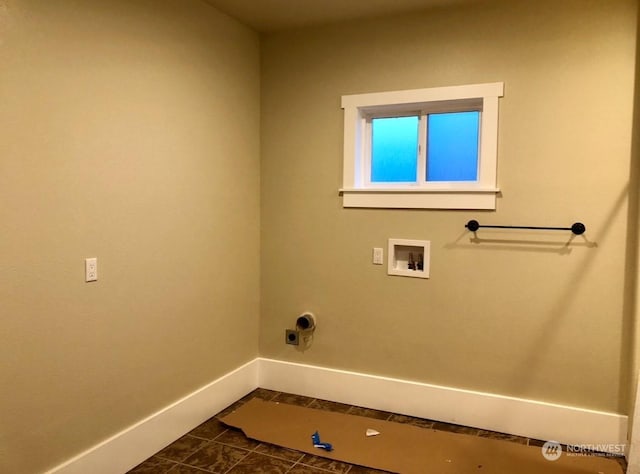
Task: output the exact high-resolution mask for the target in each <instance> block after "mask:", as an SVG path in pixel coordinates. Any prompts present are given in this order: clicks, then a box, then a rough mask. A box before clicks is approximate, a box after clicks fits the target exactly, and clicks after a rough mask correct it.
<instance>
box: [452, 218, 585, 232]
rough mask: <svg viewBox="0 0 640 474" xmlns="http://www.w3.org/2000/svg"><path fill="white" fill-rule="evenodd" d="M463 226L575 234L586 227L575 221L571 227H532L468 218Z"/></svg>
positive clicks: (473, 230)
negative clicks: (564, 231) (486, 223)
mask: <svg viewBox="0 0 640 474" xmlns="http://www.w3.org/2000/svg"><path fill="white" fill-rule="evenodd" d="M465 227H466V228H467V229H469V230H470V231H471V232H475V231H476V230H478V229H479V228H481V227H485V228H488V229H533V230H570V231H571V232H573V233H574V234H575V235H581V234H584V233H585V231H586V230H587V228H586V227H585V225H584V224H583V223H582V222H576V223H575V224H573V225H572V226H571V227H534V226H523V225H480V223H479V222H478V221H475V220H470V221H469V222H467V223H466V224H465Z"/></svg>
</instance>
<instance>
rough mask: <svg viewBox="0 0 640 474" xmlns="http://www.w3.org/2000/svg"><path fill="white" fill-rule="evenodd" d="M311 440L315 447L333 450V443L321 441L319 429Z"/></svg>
mask: <svg viewBox="0 0 640 474" xmlns="http://www.w3.org/2000/svg"><path fill="white" fill-rule="evenodd" d="M311 441H313V446H314V447H315V448H320V449H324V450H325V451H333V446H332V445H331V443H323V442H321V441H320V433H318V432H317V431H316V432H315V433H313V434H312V435H311Z"/></svg>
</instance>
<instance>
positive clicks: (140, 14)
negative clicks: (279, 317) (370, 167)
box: [0, 0, 260, 474]
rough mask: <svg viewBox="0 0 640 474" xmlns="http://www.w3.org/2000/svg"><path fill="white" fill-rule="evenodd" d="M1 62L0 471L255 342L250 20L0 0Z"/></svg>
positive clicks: (183, 385)
mask: <svg viewBox="0 0 640 474" xmlns="http://www.w3.org/2000/svg"><path fill="white" fill-rule="evenodd" d="M0 71H1V72H0V326H1V329H0V361H1V362H0V386H1V388H0V471H1V472H7V473H9V472H10V473H16V474H17V473H33V472H41V471H42V470H44V469H45V468H48V467H52V466H53V465H55V464H57V463H58V462H61V461H64V460H66V459H67V458H69V457H70V456H72V455H75V454H77V453H78V452H80V451H82V450H84V449H86V448H88V447H90V446H92V445H94V444H95V443H97V442H98V441H100V440H102V439H104V438H106V437H107V436H111V435H113V434H114V433H116V432H117V431H119V430H121V429H123V428H125V427H126V426H129V425H131V424H132V423H134V422H136V421H138V420H140V419H142V418H144V417H145V416H147V415H149V414H151V413H153V412H154V411H156V410H158V409H160V408H162V407H164V406H166V405H168V404H169V403H171V402H173V401H175V400H176V399H178V398H180V397H182V396H184V395H185V394H187V393H189V392H191V391H193V390H195V389H196V388H198V387H200V386H202V385H204V384H206V383H208V382H211V381H212V380H214V379H215V378H217V377H218V376H220V375H222V374H224V373H227V372H229V371H230V370H232V369H235V368H236V367H238V366H239V365H241V364H243V363H244V362H246V361H248V360H251V359H253V358H254V357H255V356H256V354H257V343H256V341H257V338H258V333H257V331H258V330H257V321H258V315H259V272H258V268H259V225H260V223H259V190H258V189H259V132H258V129H259V91H260V85H259V38H258V35H257V34H255V33H254V32H252V31H250V30H249V29H247V28H245V27H243V26H240V25H239V24H238V23H236V22H235V21H232V20H230V19H229V18H227V17H225V16H223V15H221V14H219V13H217V11H216V10H214V9H213V8H212V7H210V6H208V5H207V4H206V3H204V2H202V1H200V0H188V1H185V0H167V1H162V2H157V1H153V0H134V1H131V0H110V1H108V2H107V1H102V0H90V1H87V0H83V1H74V0H56V1H50V0H0ZM93 256H97V257H98V260H99V276H100V279H99V281H98V282H96V283H91V284H87V283H84V275H83V265H84V258H85V257H93Z"/></svg>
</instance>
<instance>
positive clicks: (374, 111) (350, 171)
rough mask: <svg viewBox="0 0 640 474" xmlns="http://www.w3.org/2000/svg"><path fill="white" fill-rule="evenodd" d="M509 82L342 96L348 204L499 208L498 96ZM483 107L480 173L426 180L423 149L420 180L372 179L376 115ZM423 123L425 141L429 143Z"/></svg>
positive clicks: (344, 191) (345, 204)
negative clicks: (472, 176) (470, 177)
mask: <svg viewBox="0 0 640 474" xmlns="http://www.w3.org/2000/svg"><path fill="white" fill-rule="evenodd" d="M503 95H504V83H502V82H495V83H489V84H472V85H464V86H451V87H435V88H429V89H413V90H406V91H393V92H378V93H371V94H354V95H344V96H342V108H343V109H344V164H343V187H342V189H340V192H341V194H342V197H343V207H371V208H422V209H495V208H496V195H497V193H499V192H500V190H499V189H498V188H497V155H498V98H499V97H502V96H503ZM467 110H474V111H480V133H479V147H478V179H477V180H476V181H425V180H424V176H425V169H426V168H425V167H426V163H425V161H424V155H425V153H424V152H421V153H419V155H420V156H421V158H419V159H418V176H419V179H418V182H416V183H372V182H371V180H370V177H371V170H370V166H371V158H370V155H371V150H370V145H371V120H372V118H376V117H389V116H402V115H412V114H413V115H420V116H421V119H420V120H424V118H422V117H424V114H425V113H436V112H457V111H467ZM425 133H426V126H425V125H424V124H423V123H421V125H420V139H419V140H420V143H421V144H424V143H426V137H425V136H424V134H425Z"/></svg>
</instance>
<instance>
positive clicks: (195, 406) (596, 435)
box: [46, 358, 627, 474]
mask: <svg viewBox="0 0 640 474" xmlns="http://www.w3.org/2000/svg"><path fill="white" fill-rule="evenodd" d="M257 387H262V388H267V389H271V390H277V391H282V392H290V393H297V394H300V395H307V396H310V397H314V398H322V399H326V400H333V401H336V402H342V403H348V404H350V405H357V406H363V407H368V408H375V409H378V410H386V411H390V412H394V413H400V414H405V415H411V416H418V417H421V418H429V419H434V420H439V421H445V422H448V423H457V424H461V425H466V426H473V427H477V428H482V429H486V430H492V431H500V432H503V433H511V434H515V435H519V436H525V437H529V438H536V439H542V440H554V441H559V442H561V443H564V444H577V445H583V444H588V445H601V446H604V445H620V444H626V437H627V417H626V416H624V415H618V414H615V413H604V412H598V411H592V410H585V409H582V408H576V407H569V406H562V405H554V404H550V403H544V402H539V401H535V400H525V399H520V398H512V397H505V396H501V395H494V394H490V393H482V392H474V391H470V390H460V389H456V388H450V387H442V386H437V385H430V384H425V383H417V382H411V381H406V380H399V379H393V378H388V377H379V376H373V375H368V374H362V373H357V372H348V371H343V370H335V369H328V368H325V367H318V366H312V365H305V364H296V363H291V362H284V361H279V360H273V359H263V358H257V359H254V360H253V361H251V362H248V363H246V364H244V365H243V366H241V367H239V368H237V369H236V370H233V371H231V372H229V373H228V374H226V375H224V376H222V377H220V378H218V379H217V380H214V381H213V382H211V383H209V384H207V385H206V386H204V387H202V388H200V389H198V390H196V391H195V392H193V393H191V394H189V395H187V396H186V397H184V398H182V399H180V400H178V401H176V402H175V403H172V404H171V405H169V406H167V407H166V408H163V409H162V410H160V411H158V412H156V413H154V414H153V415H151V416H149V417H147V418H145V419H144V420H142V421H140V422H138V423H136V424H134V425H132V426H130V427H128V428H126V429H125V430H123V431H121V432H120V433H117V434H116V435H114V436H112V437H111V438H109V439H107V440H105V441H103V442H101V443H99V444H98V445H96V446H94V447H92V448H90V449H88V450H86V451H85V452H83V453H81V454H79V455H78V456H76V457H74V458H72V459H70V460H69V461H67V462H65V463H63V464H61V465H59V466H57V467H55V468H53V469H51V470H50V471H47V473H46V474H86V473H88V472H90V473H92V474H122V473H124V472H126V471H128V470H129V469H131V468H133V467H134V466H136V465H137V464H139V463H141V462H142V461H144V460H145V459H147V458H148V457H150V456H152V455H154V454H155V453H157V452H158V451H160V450H161V449H162V448H164V447H165V446H167V445H168V444H170V443H171V442H172V441H174V440H176V439H178V438H179V437H180V436H182V435H184V434H185V433H187V432H188V431H190V430H191V429H193V428H195V427H196V426H198V425H199V424H200V423H202V422H203V421H205V420H207V419H208V418H210V417H211V416H213V415H215V414H216V413H218V412H219V411H221V410H222V409H223V408H225V407H227V406H229V405H230V404H232V403H233V402H235V401H237V400H238V399H240V398H242V397H243V396H244V395H245V394H247V393H249V392H250V391H251V390H253V389H255V388H257ZM612 449H614V448H612ZM600 450H602V451H604V450H606V449H605V448H604V447H603V448H602V449H600Z"/></svg>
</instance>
